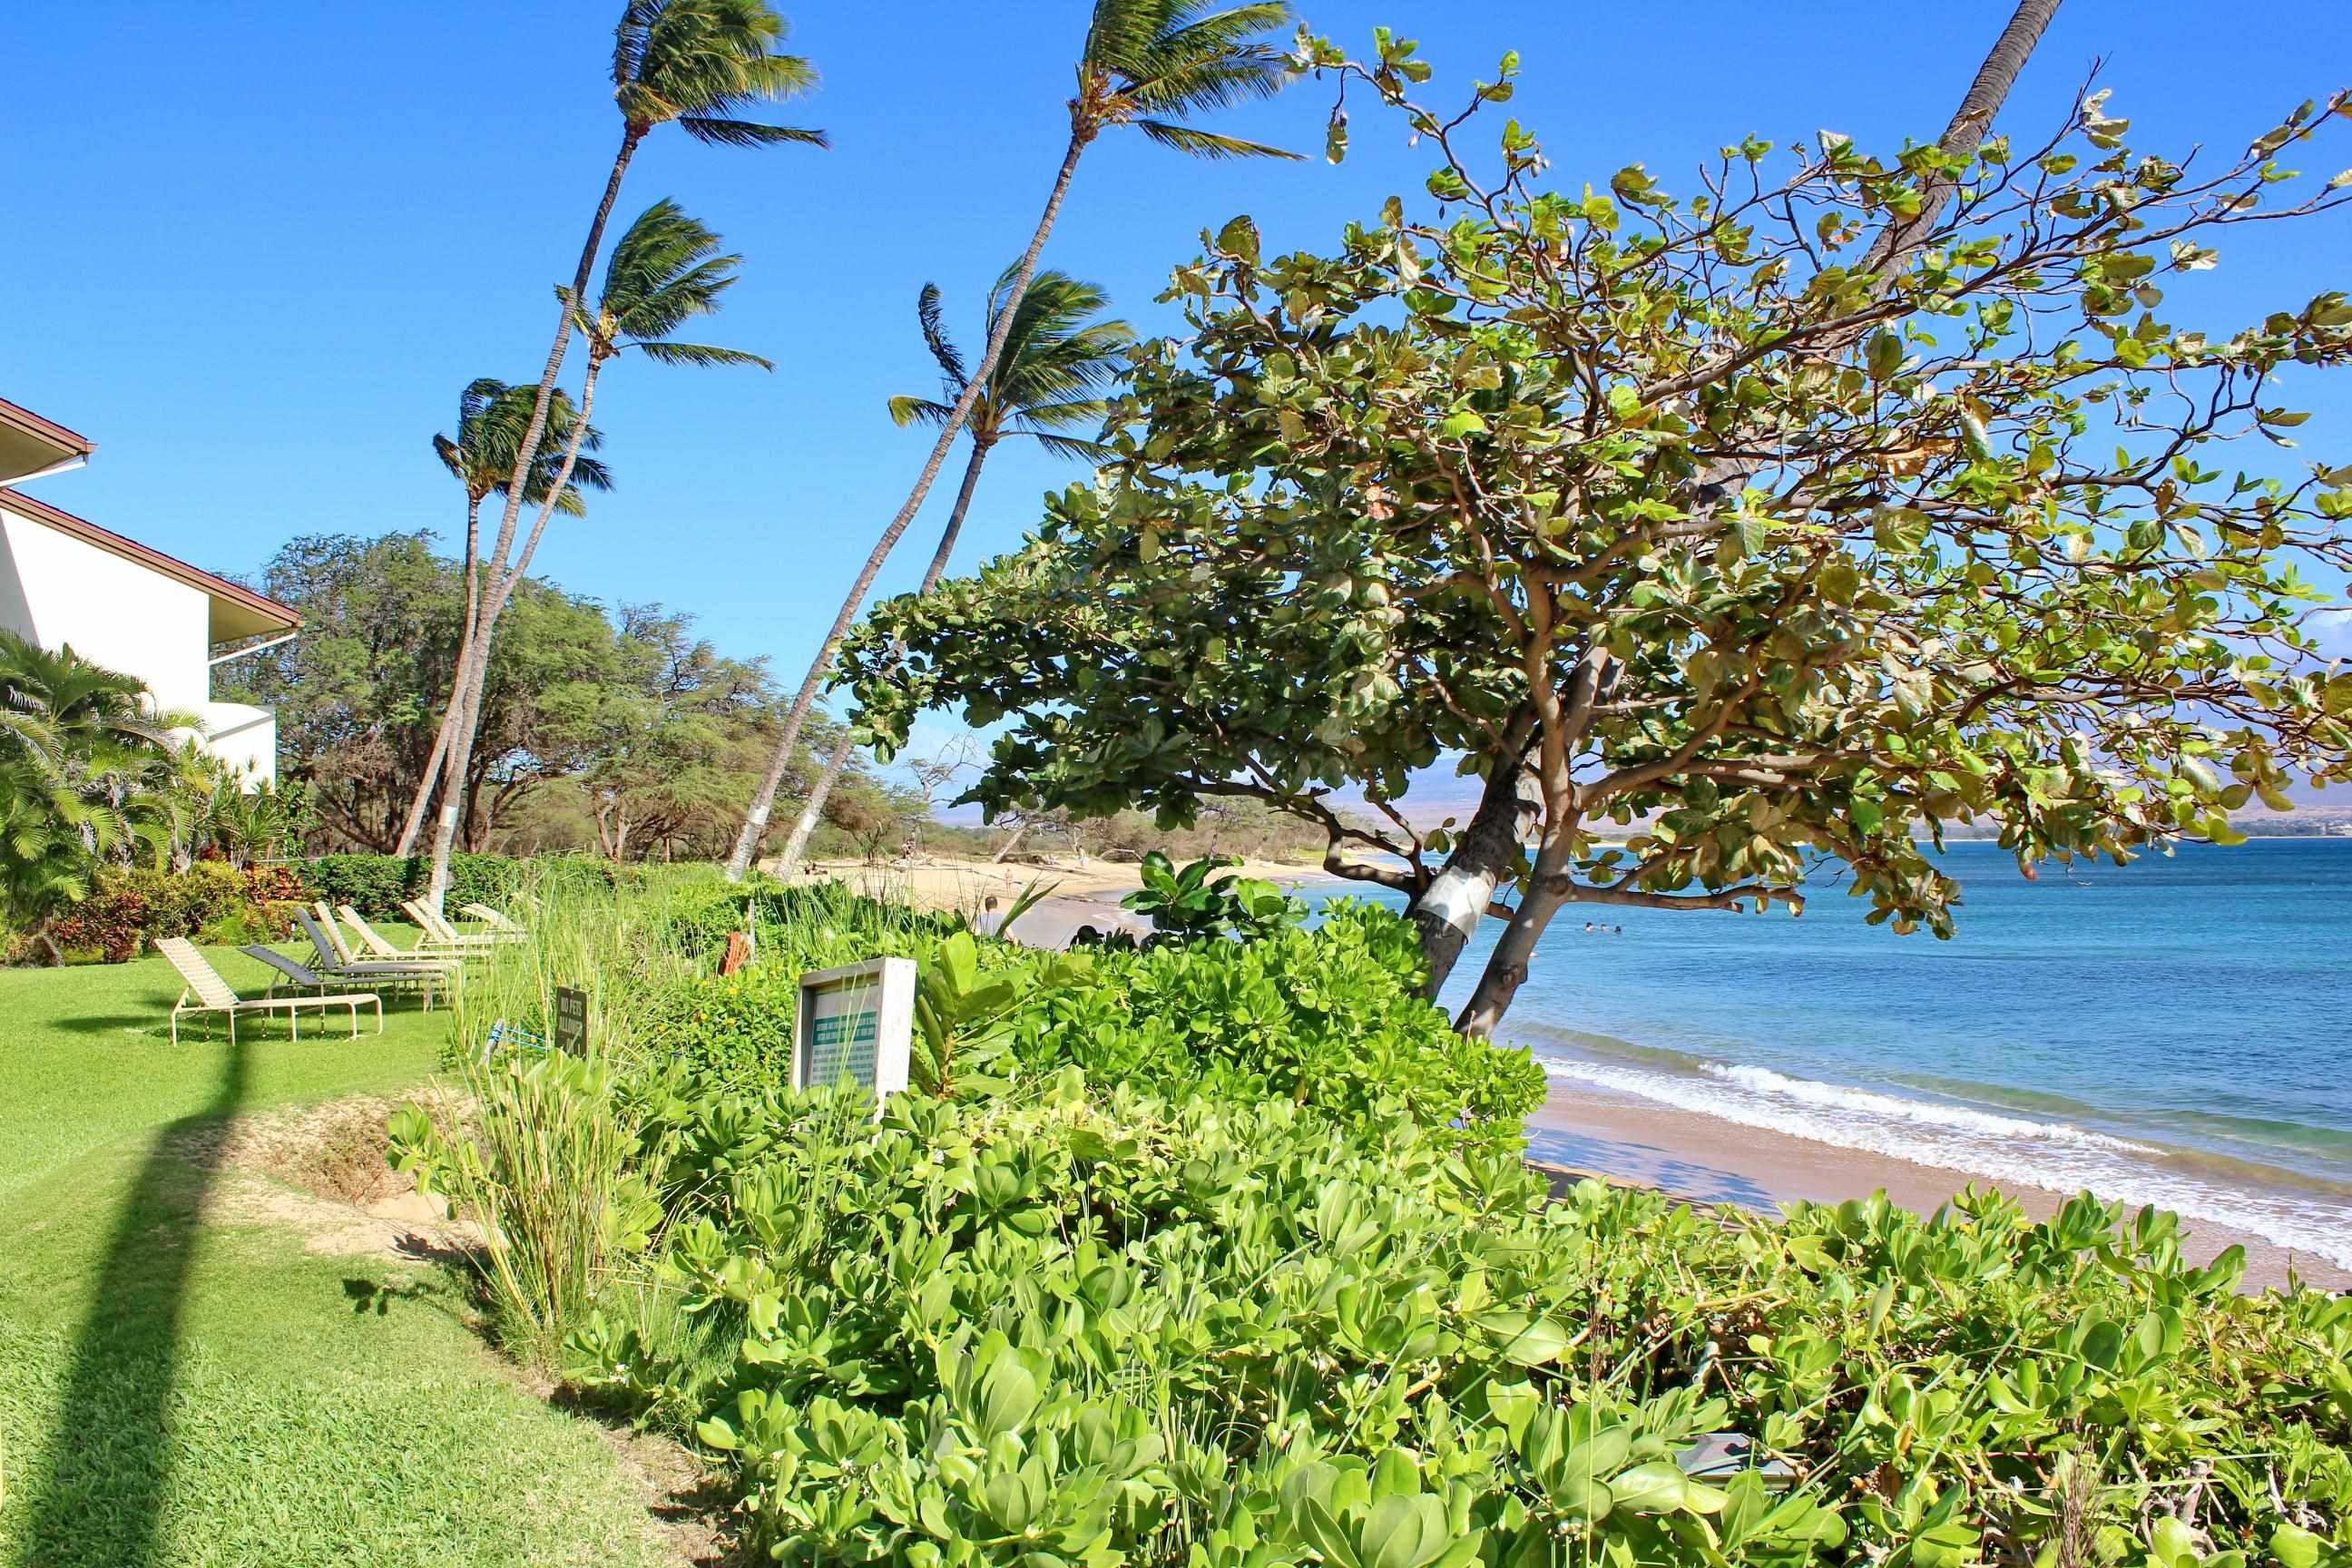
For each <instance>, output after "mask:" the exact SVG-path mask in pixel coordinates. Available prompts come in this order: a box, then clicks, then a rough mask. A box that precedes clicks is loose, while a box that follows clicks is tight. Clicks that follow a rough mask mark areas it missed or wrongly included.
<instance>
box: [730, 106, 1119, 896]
mask: <svg viewBox="0 0 2352 1568" xmlns="http://www.w3.org/2000/svg"><path fill="white" fill-rule="evenodd" d="M1086 148H1087V142H1086V139H1085V138H1084V137H1083V136H1081V135H1079V134H1077V133H1076V132H1072V134H1071V136H1070V144H1069V148H1068V150H1067V151H1066V152H1065V153H1063V154H1062V167H1061V170H1060V172H1059V173H1057V174H1055V176H1054V189H1053V193H1052V195H1048V196H1047V197H1046V198H1045V211H1044V212H1043V213H1041V214H1039V215H1038V218H1037V227H1036V230H1035V232H1034V233H1033V234H1031V235H1030V237H1029V248H1028V249H1027V250H1026V251H1024V252H1023V253H1022V257H1021V269H1020V271H1019V272H1017V273H1016V274H1014V276H1013V286H1012V288H1010V289H1006V290H1005V294H1004V307H1003V310H1002V311H1001V312H1000V313H999V314H998V316H997V318H996V325H995V327H994V329H993V330H992V331H990V332H989V334H988V349H987V352H986V353H982V355H981V356H980V363H979V364H978V365H977V366H975V367H974V368H973V370H972V373H971V378H970V379H969V380H967V381H966V382H965V383H964V385H963V391H962V393H961V395H958V396H957V398H956V401H955V406H954V407H953V408H950V410H948V416H947V419H946V420H945V422H943V423H942V424H941V426H940V438H939V439H938V440H937V441H935V442H933V443H932V444H931V455H930V457H929V459H928V460H927V461H925V463H924V464H923V471H922V474H921V476H920V477H919V478H918V479H916V481H915V488H914V489H913V491H912V492H911V493H909V494H908V497H907V500H906V504H905V505H903V506H901V507H900V508H899V509H898V516H896V517H894V518H892V519H891V520H890V526H889V527H887V528H886V529H884V530H883V531H882V537H881V538H879V539H877V540H876V541H875V542H874V549H873V551H872V552H871V553H869V554H868V555H867V556H866V569H865V570H864V571H862V572H860V573H859V574H857V581H856V583H854V584H851V585H850V589H849V596H848V597H847V598H845V599H844V600H842V602H841V613H840V614H839V615H837V616H834V618H833V628H832V629H831V630H830V631H828V632H826V633H825V637H824V642H823V643H822V644H820V645H819V646H818V647H817V650H816V658H814V659H813V660H811V661H810V664H809V672H808V677H807V679H804V680H803V681H802V682H801V689H800V690H799V692H798V693H796V694H795V695H794V696H793V706H792V709H791V710H790V711H789V712H787V713H786V714H785V715H784V728H783V732H782V734H780V735H778V736H777V737H776V754H775V755H774V756H773V757H772V758H771V759H770V760H769V763H768V773H767V776H766V777H765V778H763V779H761V781H760V791H759V794H758V795H754V796H753V797H752V800H751V811H750V812H749V813H748V814H746V816H744V818H743V829H742V831H741V832H740V833H739V834H737V835H736V836H735V848H734V852H733V853H732V854H730V856H728V858H727V878H728V880H730V881H733V882H740V881H741V880H742V879H743V877H744V874H745V873H746V872H748V871H749V870H751V861H752V859H753V858H754V857H755V856H757V855H758V853H759V849H760V840H761V839H762V838H763V837H766V836H767V832H768V814H769V813H770V812H771V811H772V810H774V809H775V805H776V791H777V789H778V787H779V786H781V785H782V784H783V782H784V773H785V771H786V770H787V769H789V768H790V767H791V766H792V765H793V751H794V749H795V748H796V747H798V746H799V744H800V740H801V726H802V725H803V723H805V722H806V721H807V720H808V711H809V709H810V708H812V707H813V706H814V705H815V702H816V694H817V691H818V689H819V688H821V687H822V686H823V685H824V678H825V672H826V671H827V670H828V669H830V668H832V665H833V656H834V651H835V649H836V648H838V647H840V646H841V639H842V638H843V637H846V636H847V635H848V634H849V627H850V623H852V622H853V621H855V620H856V618H857V612H858V609H859V607H860V606H862V605H864V604H865V603H866V592H867V591H868V590H869V589H871V588H872V587H873V586H874V579H875V578H876V577H877V576H878V575H880V574H881V571H882V563H883V562H885V561H887V559H889V556H890V552H891V551H892V550H893V549H894V548H896V547H897V545H898V539H899V536H900V535H902V534H904V533H905V532H906V531H907V525H908V523H910V522H912V521H914V520H915V513H916V511H917V510H919V508H920V507H921V506H922V504H923V500H924V498H925V497H926V496H929V494H930V493H931V485H932V483H933V482H934V481H935V480H937V479H939V477H940V468H941V467H943V466H944V465H945V464H946V462H947V459H948V449H949V448H950V447H953V446H954V445H955V438H956V437H957V436H958V435H959V434H960V433H961V431H962V429H963V427H964V424H965V422H966V421H967V420H969V419H970V418H971V409H972V405H973V404H975V403H977V402H978V401H980V395H981V392H982V389H983V388H985V387H986V386H987V385H988V378H989V377H990V376H991V375H992V374H995V371H996V362H997V360H998V359H999V358H1000V357H1002V356H1003V353H1004V340H1005V339H1006V338H1007V337H1008V336H1010V335H1011V334H1012V331H1013V317H1014V315H1016V314H1017V313H1019V310H1020V308H1021V299H1022V296H1023V295H1024V294H1026V293H1028V292H1029V279H1031V277H1033V276H1034V274H1035V272H1036V270H1037V256H1038V253H1039V252H1041V251H1043V250H1044V249H1045V237H1046V236H1047V235H1049V234H1051V233H1052V232H1053V230H1054V220H1055V218H1057V217H1059V216H1061V212H1062V198H1063V197H1064V196H1066V195H1068V194H1069V190H1070V178H1071V176H1072V175H1074V174H1076V173H1077V172H1078V158H1079V156H1080V154H1082V153H1085V151H1086Z"/></svg>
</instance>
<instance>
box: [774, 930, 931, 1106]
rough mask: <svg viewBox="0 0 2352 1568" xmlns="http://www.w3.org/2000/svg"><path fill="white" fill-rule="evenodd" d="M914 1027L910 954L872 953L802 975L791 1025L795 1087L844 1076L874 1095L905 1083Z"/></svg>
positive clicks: (824, 1084) (876, 1097)
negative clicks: (796, 1013) (875, 955)
mask: <svg viewBox="0 0 2352 1568" xmlns="http://www.w3.org/2000/svg"><path fill="white" fill-rule="evenodd" d="M914 1033H915V961H914V960H913V959H911V958H876V959H869V960H868V961H866V963H852V964H847V965H845V966H844V967H842V968H840V969H819V970H815V971H813V972H811V973H806V974H803V975H802V976H801V1005H800V1016H799V1018H798V1019H797V1020H796V1023H795V1026H794V1028H793V1088H794V1089H824V1088H826V1087H828V1086H830V1085H832V1084H835V1083H837V1082H839V1081H840V1080H841V1079H844V1078H846V1079H849V1080H850V1081H851V1082H852V1083H854V1084H856V1086H857V1087H858V1088H860V1089H864V1090H866V1092H867V1093H868V1094H871V1095H872V1096H873V1097H874V1100H875V1103H876V1104H877V1106H878V1105H879V1104H880V1103H881V1101H882V1097H883V1096H884V1095H886V1094H896V1093H898V1091H899V1090H900V1089H905V1088H906V1087H907V1064H908V1054H909V1052H910V1051H911V1049H912V1047H913V1045H914Z"/></svg>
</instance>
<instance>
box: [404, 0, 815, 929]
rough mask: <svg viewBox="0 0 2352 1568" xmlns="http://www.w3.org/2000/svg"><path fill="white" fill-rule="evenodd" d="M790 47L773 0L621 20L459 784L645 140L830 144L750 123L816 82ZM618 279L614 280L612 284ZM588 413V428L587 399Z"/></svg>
mask: <svg viewBox="0 0 2352 1568" xmlns="http://www.w3.org/2000/svg"><path fill="white" fill-rule="evenodd" d="M783 37H784V23H783V18H782V17H781V16H778V15H777V14H776V12H775V11H774V9H773V8H772V7H771V6H770V5H767V4H766V0H628V4H627V5H625V6H624V8H623V10H622V13H621V21H620V26H618V28H617V29H615V32H614V45H613V83H614V91H613V98H614V104H615V106H616V107H617V108H618V109H619V110H620V115H621V126H622V132H621V145H620V150H619V151H618V152H617V153H615V154H614V158H613V167H612V172H611V174H609V175H608V176H607V178H606V180H605V182H604V195H603V196H602V197H601V198H600V200H599V201H598V203H597V205H596V211H595V215H594V216H593V217H592V218H591V219H590V221H589V225H588V237H587V239H586V240H585V242H584V243H583V245H582V246H581V247H580V261H579V265H578V266H577V267H576V268H574V269H573V273H572V282H571V284H570V286H569V287H568V288H564V289H558V290H557V296H558V308H557V310H556V325H555V337H554V341H553V342H552V343H551V344H550V346H549V348H548V353H547V364H546V367H545V368H544V369H543V370H542V371H541V373H540V378H539V385H538V388H537V389H536V391H535V392H534V393H533V395H532V399H531V410H530V417H529V419H528V420H526V421H525V423H524V426H523V430H522V435H521V437H520V438H519V439H518V440H517V442H516V444H515V461H514V468H513V470H512V471H511V473H510V474H509V485H508V488H507V494H506V505H505V509H504V510H503V512H502V514H501V515H500V517H499V528H498V532H497V534H496V536H495V538H494V540H493V542H492V544H491V548H490V551H489V553H488V557H487V558H486V560H485V563H484V569H483V573H482V575H481V579H480V585H479V590H478V594H479V599H478V607H477V608H476V609H475V610H474V612H473V615H472V622H473V625H474V626H475V637H476V644H477V646H476V647H474V648H473V649H472V650H471V652H470V654H469V655H468V657H467V658H465V659H463V660H461V661H460V662H459V664H458V667H457V678H456V679H455V681H454V682H453V683H452V685H451V687H450V691H449V703H448V705H449V707H450V708H451V709H452V710H456V711H457V713H458V715H459V717H458V719H457V724H456V727H455V729H454V730H453V731H452V739H451V741H450V743H449V746H448V748H447V749H446V752H445V754H444V766H445V768H446V769H447V771H448V772H449V773H450V775H451V776H452V777H453V778H461V777H463V776H464V774H465V772H466V764H467V760H468V758H469V756H470V753H471V751H472V747H473V738H474V736H473V731H474V727H475V725H476V723H477V722H478V720H479V716H480V694H479V686H480V682H481V677H482V671H483V670H484V669H485V668H487V665H488V653H489V642H490V637H491V631H492V628H493V626H494V625H495V623H496V621H497V619H498V611H499V608H501V607H502V606H503V605H504V603H505V600H506V597H507V595H509V594H510V593H511V592H512V588H513V584H514V583H515V581H516V580H518V579H519V578H520V577H521V575H522V574H523V573H524V571H525V570H526V569H527V567H528V566H529V564H530V549H529V548H528V547H526V548H525V549H524V551H523V552H522V553H521V554H520V556H519V557H517V558H515V559H514V560H512V561H511V562H510V561H509V551H510V550H512V549H513V547H514V544H515V536H516V531H517V528H518V525H519V522H520V517H521V513H522V507H523V503H524V500H525V499H526V496H527V492H528V489H529V486H528V484H527V483H526V482H525V479H524V476H526V475H528V474H530V472H531V471H532V469H533V465H534V464H535V463H536V462H537V461H538V459H539V454H540V448H541V444H542V442H543V440H544V438H545V437H546V433H547V426H548V415H549V410H550V408H551V405H552V403H553V399H554V393H555V382H556V377H557V375H558V374H560V373H561V372H562V368H563V359H564V354H565V352H566V350H567V348H568V347H569V345H570V343H571V341H572V331H573V329H574V327H575V326H576V325H578V324H579V322H580V321H581V320H582V312H583V309H584V308H585V304H586V301H587V299H588V284H589V280H590V278H591V276H592V275H593V272H594V270H595V267H596V257H597V253H598V252H599V250H601V249H602V247H603V245H604V226H605V224H606V223H607V222H608V221H610V219H611V217H612V213H613V205H614V202H615V201H617V200H618V199H619V197H620V194H621V181H622V177H623V176H624V175H625V174H626V173H627V172H628V167H629V163H630V160H631V159H632V158H634V157H635V154H636V150H637V147H638V145H639V144H640V143H641V142H644V140H645V139H646V136H648V135H650V134H651V133H652V132H653V131H654V130H655V129H656V127H657V126H661V125H666V124H669V123H672V122H675V123H676V124H677V126H678V128H679V129H680V130H682V131H684V132H686V133H687V134H688V135H689V136H691V137H693V138H694V139H695V140H696V141H698V142H704V143H707V144H710V145H716V146H724V147H769V146H778V145H784V144H792V143H797V144H802V145H813V146H820V147H821V146H824V144H825V142H824V133H823V132H815V131H807V130H801V129H797V128H793V127H789V126H780V125H767V124H762V123H759V122H756V121H748V120H743V119H740V118H739V116H740V113H741V112H742V111H744V110H747V109H749V108H750V107H751V106H752V105H754V104H757V103H761V102H771V101H774V100H781V99H786V98H790V97H793V95H795V94H797V93H799V92H801V91H803V89H806V88H807V87H808V86H809V85H810V84H811V83H813V82H814V80H815V79H816V73H815V72H814V69H812V68H811V67H810V65H809V63H808V61H806V60H805V59H803V58H800V57H799V56H797V55H785V54H779V53H777V52H776V46H777V45H779V44H780V43H781V42H782V39H783ZM611 281H612V274H611V273H609V272H608V274H607V282H608V284H609V283H610V282H611ZM581 417H582V421H583V426H584V423H585V420H586V417H587V416H586V410H585V398H584V397H583V412H582V416H581ZM553 488H554V492H555V495H556V496H557V497H558V498H560V497H561V496H562V493H563V489H564V487H563V486H562V484H561V483H558V484H556V485H555V486H554V487H553ZM545 524H546V513H545V511H544V510H542V511H541V517H540V521H539V523H538V525H537V526H536V527H534V529H533V530H532V539H533V542H536V540H537V537H538V531H539V529H540V528H543V527H544V526H545ZM456 795H457V792H456V791H455V790H446V791H444V792H443V798H442V805H441V810H440V812H439V813H438V815H437V816H436V820H435V825H434V834H433V858H434V863H435V866H436V872H435V875H434V878H433V882H432V889H431V897H433V898H435V899H436V900H437V899H438V898H439V897H440V894H441V889H442V888H443V886H444V885H445V883H446V872H445V871H443V870H441V869H438V868H443V867H446V864H447V862H448V858H449V855H450V853H451V851H452V850H453V849H454V848H455V847H456V844H457V800H456Z"/></svg>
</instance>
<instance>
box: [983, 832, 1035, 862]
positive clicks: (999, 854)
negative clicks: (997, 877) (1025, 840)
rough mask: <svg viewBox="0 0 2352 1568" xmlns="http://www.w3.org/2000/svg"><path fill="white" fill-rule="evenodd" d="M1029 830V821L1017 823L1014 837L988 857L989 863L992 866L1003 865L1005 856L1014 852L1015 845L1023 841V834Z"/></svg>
mask: <svg viewBox="0 0 2352 1568" xmlns="http://www.w3.org/2000/svg"><path fill="white" fill-rule="evenodd" d="M1028 831H1029V825H1028V824H1027V823H1025V822H1024V823H1020V824H1017V825H1016V826H1014V827H1013V837H1010V838H1008V839H1006V840H1005V841H1004V843H1003V846H1001V847H999V848H998V849H997V851H996V853H995V854H993V855H991V856H990V857H989V858H988V863H989V864H990V865H992V866H1002V865H1003V864H1004V858H1005V857H1006V856H1007V855H1010V854H1012V853H1013V847H1015V846H1016V845H1018V844H1019V843H1020V842H1021V836H1022V835H1023V834H1024V833H1026V832H1028Z"/></svg>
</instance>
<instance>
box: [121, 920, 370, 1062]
mask: <svg viewBox="0 0 2352 1568" xmlns="http://www.w3.org/2000/svg"><path fill="white" fill-rule="evenodd" d="M155 951H156V952H160V953H162V954H163V958H164V961H165V962H166V963H170V964H171V966H172V967H173V969H174V970H175V971H177V972H178V973H179V976H180V980H181V983H182V984H181V986H180V995H179V999H178V1000H177V1001H175V1002H173V1004H172V1016H171V1028H172V1044H173V1045H174V1046H177V1045H178V1044H179V1043H180V1015H181V1014H183V1013H188V1014H201V1013H223V1014H226V1015H227V1016H228V1042H229V1044H230V1045H235V1044H236V1016H237V1015H238V1014H239V1013H280V1012H282V1013H284V1014H285V1015H286V1037H287V1038H288V1039H289V1040H299V1039H300V1038H301V1037H302V1034H301V1029H300V1026H299V1025H298V1024H297V1023H296V1019H297V1017H298V1016H299V1014H300V1011H301V1009H303V1008H305V1007H341V1006H348V1007H349V1008H350V1009H351V1015H352V1039H355V1040H356V1039H358V1038H359V1037H360V1004H361V1003H362V1002H371V1003H373V1004H374V1005H375V1032H376V1033H377V1034H379V1035H381V1034H383V997H381V996H379V995H377V994H375V993H374V992H373V991H342V992H338V993H336V994H334V995H331V996H329V995H318V996H251V997H247V996H239V995H238V994H236V990H235V988H233V987H232V986H231V985H230V984H229V983H228V982H227V981H226V980H224V979H222V978H221V974H220V971H219V970H217V969H215V968H214V967H213V966H212V962H211V961H210V960H209V959H207V958H205V955H204V954H203V953H202V952H199V951H197V948H196V945H195V943H194V942H190V941H189V940H188V939H187V938H185V937H184V936H163V937H157V938H156V939H155ZM207 986H216V987H218V988H219V989H218V994H217V995H216V996H207V995H205V988H206V987H207ZM191 996H194V997H195V998H196V1005H194V1006H193V1007H191V1006H189V1005H188V998H189V997H191Z"/></svg>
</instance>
